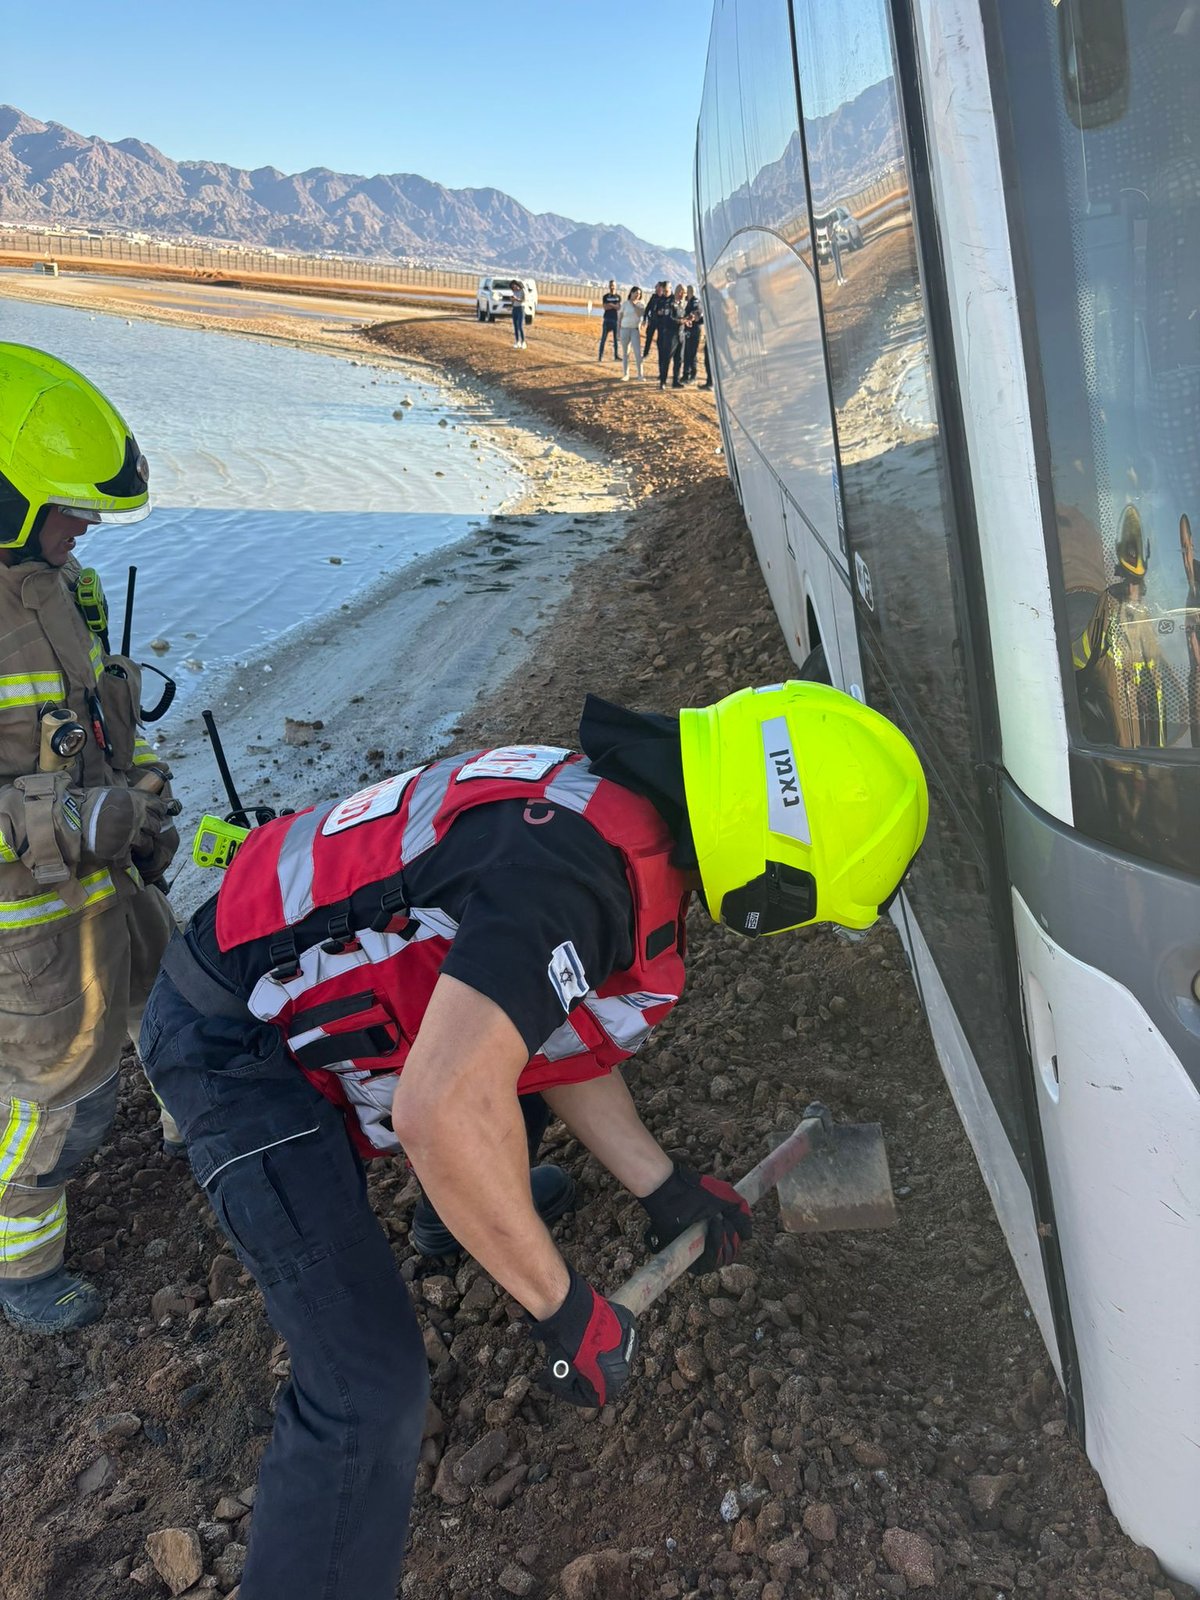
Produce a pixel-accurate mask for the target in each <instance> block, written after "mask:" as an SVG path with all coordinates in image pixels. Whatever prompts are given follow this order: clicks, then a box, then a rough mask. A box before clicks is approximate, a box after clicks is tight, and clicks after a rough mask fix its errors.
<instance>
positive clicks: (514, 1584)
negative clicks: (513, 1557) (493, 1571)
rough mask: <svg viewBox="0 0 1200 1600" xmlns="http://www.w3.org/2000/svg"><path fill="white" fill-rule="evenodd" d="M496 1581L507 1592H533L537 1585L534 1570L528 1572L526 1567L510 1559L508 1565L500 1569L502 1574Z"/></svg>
mask: <svg viewBox="0 0 1200 1600" xmlns="http://www.w3.org/2000/svg"><path fill="white" fill-rule="evenodd" d="M496 1582H497V1583H498V1584H499V1585H500V1587H501V1588H502V1589H503V1590H504V1592H505V1594H518V1595H520V1594H532V1593H533V1591H534V1588H535V1587H536V1585H537V1579H536V1578H535V1577H534V1576H533V1573H532V1572H526V1571H525V1568H524V1567H519V1566H517V1564H516V1562H515V1561H510V1562H509V1563H508V1565H507V1566H506V1567H502V1568H501V1569H500V1576H499V1577H498V1578H497V1579H496Z"/></svg>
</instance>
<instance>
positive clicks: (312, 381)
mask: <svg viewBox="0 0 1200 1600" xmlns="http://www.w3.org/2000/svg"><path fill="white" fill-rule="evenodd" d="M0 338H3V339H11V340H16V341H18V342H21V343H27V344H32V345H36V346H40V347H41V348H43V349H47V350H50V351H53V352H54V353H55V354H56V355H59V356H61V357H62V358H63V359H64V360H66V361H69V362H71V363H72V364H73V365H76V366H78V367H79V368H80V369H81V370H83V371H84V372H86V373H87V374H88V375H89V376H90V377H92V378H94V379H95V381H96V382H97V383H98V384H100V386H101V387H102V388H103V389H104V390H105V391H106V392H107V393H108V394H109V395H110V396H111V397H112V399H113V400H114V402H115V403H116V404H117V405H118V406H119V407H120V409H121V410H122V411H123V412H124V414H125V415H126V417H127V418H128V419H129V421H130V423H131V425H132V426H133V428H134V431H135V433H136V435H137V438H138V442H139V444H140V445H141V447H142V449H143V450H144V451H145V453H146V455H147V457H148V458H149V460H150V463H151V480H150V486H151V492H152V495H153V499H154V505H155V510H154V513H153V515H152V516H151V517H150V518H149V519H148V520H147V521H145V522H142V523H139V524H136V525H134V526H133V527H129V528H118V527H105V528H103V529H100V530H97V531H95V532H93V533H91V534H89V535H88V537H87V539H86V541H84V542H82V543H81V544H80V545H79V547H78V550H77V554H78V555H79V557H80V559H81V560H83V561H84V562H85V563H88V562H91V563H94V564H95V565H96V566H97V568H99V570H100V572H101V575H102V577H103V578H104V580H105V583H106V585H107V587H108V590H109V593H110V597H111V600H112V602H113V610H114V612H115V614H116V618H117V621H116V624H115V630H114V631H115V632H117V633H119V631H120V619H121V615H122V602H123V595H124V588H125V574H126V569H127V567H128V566H129V565H130V563H136V565H137V567H138V581H137V603H136V609H135V616H134V627H133V652H134V654H135V655H140V656H143V657H147V658H148V659H151V660H155V659H157V660H158V661H159V663H160V665H162V666H163V667H164V668H165V669H167V670H169V671H170V672H172V674H173V675H174V676H176V677H177V678H178V679H179V680H180V691H181V693H182V694H186V692H187V691H188V689H189V688H190V687H193V686H194V685H195V684H196V683H197V682H199V681H201V680H202V679H203V678H204V676H205V675H206V674H207V673H209V672H210V671H211V670H212V669H213V668H214V667H216V666H219V665H221V664H224V663H228V662H231V661H235V660H237V659H239V658H243V657H245V656H248V655H250V654H251V653H256V652H258V651H260V650H261V649H262V647H263V646H264V645H267V644H269V643H270V642H271V641H272V640H273V639H275V638H276V637H277V636H278V635H279V634H281V633H282V632H283V631H284V630H286V629H287V628H289V627H291V626H293V625H294V624H296V623H297V622H301V621H305V620H308V619H311V618H313V617H315V616H317V615H319V614H320V613H322V612H325V611H330V610H335V609H337V608H338V607H339V606H341V605H342V604H343V603H344V602H345V601H346V600H347V599H348V598H349V597H350V596H351V595H353V594H354V593H355V592H357V591H359V590H361V589H363V588H364V587H365V586H366V585H367V584H369V583H371V582H373V581H374V580H376V579H378V578H379V577H380V576H381V575H384V574H388V573H394V572H396V571H397V570H399V569H402V568H403V567H405V566H406V565H407V564H409V563H410V562H414V561H416V560H417V559H418V558H420V557H423V556H427V555H429V554H430V553H431V552H433V551H436V550H438V549H440V548H442V547H444V546H448V545H450V544H453V543H454V542H455V541H457V540H460V539H462V538H464V537H465V536H467V535H469V534H471V533H472V532H473V531H474V530H476V529H478V528H479V527H481V526H482V525H483V524H484V523H485V522H486V520H487V518H488V516H489V515H490V514H491V513H492V512H494V511H497V510H500V509H503V507H505V506H506V505H509V504H511V503H512V502H513V501H515V499H516V498H517V497H518V496H519V495H520V493H521V491H522V489H523V487H524V478H523V476H522V474H521V472H520V471H519V469H518V468H517V467H516V465H515V464H514V463H513V462H512V461H511V460H510V459H509V458H508V457H507V456H506V455H504V454H503V453H502V452H501V451H500V450H499V449H497V448H496V447H495V446H494V445H493V444H492V443H490V442H489V441H488V440H487V439H486V438H485V437H476V436H474V435H472V434H471V433H470V432H469V431H468V427H467V423H466V419H465V418H464V417H463V416H462V415H461V414H460V413H459V412H458V411H456V409H455V406H456V402H455V401H454V400H453V399H452V397H451V396H450V394H449V393H448V392H447V391H445V390H442V389H440V388H439V387H438V386H437V385H436V384H435V383H432V382H431V381H430V380H429V378H428V377H427V376H426V375H425V374H422V375H421V376H420V377H419V378H417V377H412V378H410V377H408V376H406V375H404V374H403V373H402V372H399V371H397V369H395V368H394V367H384V366H380V367H378V368H376V367H373V366H368V365H359V364H356V363H353V362H350V361H346V360H344V359H341V358H339V357H335V356H332V355H325V354H323V353H320V352H314V351H305V350H296V349H291V348H284V347H278V346H274V345H270V344H266V343H262V342H259V341H255V340H250V339H243V338H236V337H231V336H228V335H223V334H219V333H211V332H201V331H198V330H194V329H189V328H173V327H166V326H162V325H160V324H155V323H148V322H140V321H136V320H134V321H132V322H126V321H125V319H123V318H119V317H113V316H100V315H94V314H92V313H89V312H86V311H81V310H77V309H74V308H67V307H61V306H45V305H37V304H32V303H30V302H27V301H16V300H6V299H3V298H0ZM396 412H399V413H400V414H401V415H400V416H399V417H397V416H395V415H394V413H396ZM164 640H165V641H166V642H167V644H168V645H169V649H167V650H166V651H163V652H161V653H160V654H159V655H158V656H155V655H154V654H152V653H151V643H152V641H159V642H160V643H161V641H164ZM114 646H115V640H114Z"/></svg>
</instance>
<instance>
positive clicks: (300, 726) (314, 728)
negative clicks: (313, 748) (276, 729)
mask: <svg viewBox="0 0 1200 1600" xmlns="http://www.w3.org/2000/svg"><path fill="white" fill-rule="evenodd" d="M324 726H325V724H324V723H323V722H305V721H303V720H302V719H301V718H299V717H284V719H283V742H284V744H290V745H306V744H311V743H312V737H313V734H314V733H320V731H321V729H322V728H323V727H324Z"/></svg>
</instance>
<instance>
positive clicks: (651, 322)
mask: <svg viewBox="0 0 1200 1600" xmlns="http://www.w3.org/2000/svg"><path fill="white" fill-rule="evenodd" d="M666 292H667V282H666V279H665V278H660V279H659V280H658V282H657V283H656V284H655V285H654V293H653V294H652V295H651V296H650V298H649V300H647V301H646V309H645V312H644V313H643V315H642V322H643V323H644V325H645V328H646V342H645V344H644V345H643V346H642V360H643V361H644V360H645V359H646V357H647V356H648V355H649V354H650V346H651V344H652V342H653V340H654V334H655V331H656V330H657V328H658V308H659V306H660V305H662V301H663V295H664V294H666Z"/></svg>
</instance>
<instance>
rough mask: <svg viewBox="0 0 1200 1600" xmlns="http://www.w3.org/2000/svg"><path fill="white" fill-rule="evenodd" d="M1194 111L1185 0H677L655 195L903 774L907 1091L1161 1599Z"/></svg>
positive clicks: (1197, 576)
mask: <svg viewBox="0 0 1200 1600" xmlns="http://www.w3.org/2000/svg"><path fill="white" fill-rule="evenodd" d="M1197 84H1200V5H1197V3H1196V0H1124V3H1123V0H790V3H789V0H740V3H739V0H717V4H716V7H715V13H714V17H713V23H712V35H711V39H710V44H709V52H708V66H707V72H706V78H705V86H704V99H703V107H702V110H701V115H700V123H699V130H698V137H697V146H696V169H695V183H696V190H695V203H696V249H697V256H698V259H699V263H700V270H701V272H702V274H703V280H704V294H705V302H706V306H705V309H706V320H707V329H708V337H709V340H710V343H711V350H712V356H713V367H714V371H715V378H716V383H717V388H718V399H719V414H720V419H721V426H722V430H723V434H724V440H725V448H726V456H727V460H728V465H729V471H730V474H731V476H732V478H733V481H734V484H735V485H736V488H737V491H738V494H739V496H740V499H741V502H742V505H743V507H744V509H745V513H746V517H747V521H748V523H749V526H750V529H751V533H752V536H753V539H754V543H755V546H756V549H757V552H758V556H759V560H760V562H761V564H762V568H763V572H764V574H765V577H766V581H767V584H768V586H769V588H770V592H771V596H772V600H773V602H774V605H775V609H776V612H777V614H778V617H779V621H780V624H781V626H782V627H783V629H784V631H785V633H786V636H787V640H788V644H789V648H790V650H791V653H792V655H793V657H794V658H795V661H796V663H797V665H798V667H800V669H801V670H802V671H804V672H807V673H808V674H810V675H812V676H824V677H828V678H829V679H830V680H831V681H832V682H834V683H836V684H838V685H839V686H840V687H842V688H844V689H846V690H848V691H849V692H850V693H852V694H854V695H857V696H859V697H861V698H864V699H866V700H867V701H869V702H870V703H871V704H873V705H876V706H879V707H881V708H882V709H883V710H884V711H886V712H887V713H888V714H889V715H890V716H892V717H894V718H895V720H896V721H897V722H899V723H900V724H901V725H902V726H903V727H904V729H905V730H906V732H907V733H908V734H909V735H910V737H911V738H912V739H913V740H914V742H915V743H916V745H917V747H918V748H919V750H920V751H921V754H922V756H923V759H924V761H925V765H926V770H927V772H928V774H929V779H930V788H931V792H932V817H931V822H930V829H929V836H928V839H927V841H926V844H925V846H924V849H923V851H922V852H921V855H920V856H919V858H918V860H917V862H916V864H915V866H914V869H913V872H912V875H911V880H910V884H909V886H908V888H907V890H906V894H905V896H904V897H903V899H902V901H901V902H900V903H899V906H898V910H897V912H896V916H897V922H898V925H899V928H900V932H901V935H902V937H903V939H904V941H905V943H906V945H907V947H908V950H909V954H910V956H911V959H912V963H913V968H914V973H915V977H916V981H917V984H918V987H919V990H920V993H921V997H922V1000H923V1002H924V1006H925V1009H926V1012H927V1014H928V1017H929V1021H930V1026H931V1028H932V1031H933V1037H934V1041H935V1044H936V1047H937V1051H938V1054H939V1057H940V1060H941V1064H942V1067H943V1070H944V1072H945V1075H946V1078H947V1080H948V1083H949V1085H950V1089H951V1091H952V1093H953V1095H954V1098H955V1101H956V1103H957V1105H958V1108H959V1111H960V1113H961V1115H962V1118H963V1122H964V1124H965V1126H966V1128H967V1131H968V1134H969V1135H970V1138H971V1141H972V1143H973V1145H974V1148H975V1152H976V1154H977V1156H978V1159H979V1162H980V1165H981V1167H982V1170H983V1173H984V1176H985V1178H986V1181H987V1184H988V1186H989V1189H990V1192H991V1195H992V1198H993V1201H994V1204H995V1207H996V1211H997V1214H998V1216H999V1219H1000V1222H1001V1225H1002V1227H1003V1229H1004V1232H1005V1234H1006V1236H1007V1239H1008V1243H1009V1246H1010V1249H1011V1251H1012V1254H1013V1256H1014V1258H1015V1261H1016V1264H1017V1267H1018V1269H1019V1271H1020V1274H1021V1279H1022V1282H1023V1284H1024V1287H1025V1291H1026V1294H1027V1295H1028V1299H1029V1303H1030V1306H1031V1307H1032V1310H1033V1313H1034V1315H1035V1316H1036V1317H1037V1320H1038V1323H1039V1325H1040V1328H1041V1331H1042V1334H1043V1336H1044V1338H1045V1342H1046V1346H1047V1349H1048V1350H1049V1352H1050V1356H1051V1358H1052V1360H1053V1362H1054V1364H1055V1367H1056V1369H1057V1371H1058V1373H1059V1376H1060V1378H1061V1380H1062V1384H1063V1388H1064V1390H1065V1393H1066V1395H1067V1400H1068V1408H1069V1415H1070V1418H1071V1422H1072V1425H1073V1426H1074V1428H1075V1429H1076V1430H1077V1431H1078V1434H1079V1436H1080V1437H1081V1439H1082V1440H1083V1442H1084V1445H1085V1447H1086V1449H1087V1452H1088V1455H1089V1456H1090V1458H1091V1460H1092V1462H1093V1463H1094V1465H1095V1466H1096V1468H1097V1470H1098V1472H1099V1474H1100V1477H1101V1479H1102V1480H1103V1483H1104V1485H1105V1488H1106V1490H1107V1492H1108V1497H1109V1501H1110V1503H1111V1505H1112V1508H1113V1510H1114V1512H1115V1513H1116V1515H1117V1516H1118V1518H1119V1519H1120V1520H1121V1522H1122V1524H1123V1525H1124V1526H1125V1528H1126V1529H1127V1530H1128V1531H1129V1533H1130V1534H1131V1535H1132V1536H1133V1537H1134V1538H1135V1539H1137V1540H1139V1541H1140V1542H1141V1543H1143V1544H1147V1545H1149V1546H1150V1547H1151V1548H1152V1549H1153V1550H1154V1551H1155V1552H1156V1553H1157V1555H1158V1557H1159V1559H1160V1560H1161V1562H1162V1564H1163V1565H1164V1567H1166V1568H1167V1570H1168V1571H1169V1572H1171V1573H1172V1574H1174V1575H1176V1576H1177V1577H1179V1578H1180V1579H1183V1580H1186V1581H1188V1582H1190V1583H1193V1584H1200V1090H1198V1085H1200V567H1198V563H1197V555H1196V551H1195V548H1194V544H1193V532H1192V530H1193V527H1195V528H1196V530H1197V535H1196V537H1197V538H1200V131H1198V127H1200V122H1198V106H1200V101H1198V100H1197V87H1196V86H1197ZM831 216H833V217H843V225H842V228H841V229H840V230H839V229H836V228H833V227H831V226H830V225H829V223H828V220H827V219H829V218H830V217H831ZM846 218H848V219H852V221H853V223H854V227H853V228H851V227H849V225H848V224H847V222H846V220H845V219H846ZM818 227H823V228H824V230H825V231H824V233H823V235H822V237H821V239H820V241H819V242H816V243H815V242H814V241H815V240H816V238H817V229H818ZM851 240H853V243H854V244H855V246H858V247H857V248H854V249H850V248H848V245H849V244H850V242H851Z"/></svg>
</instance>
